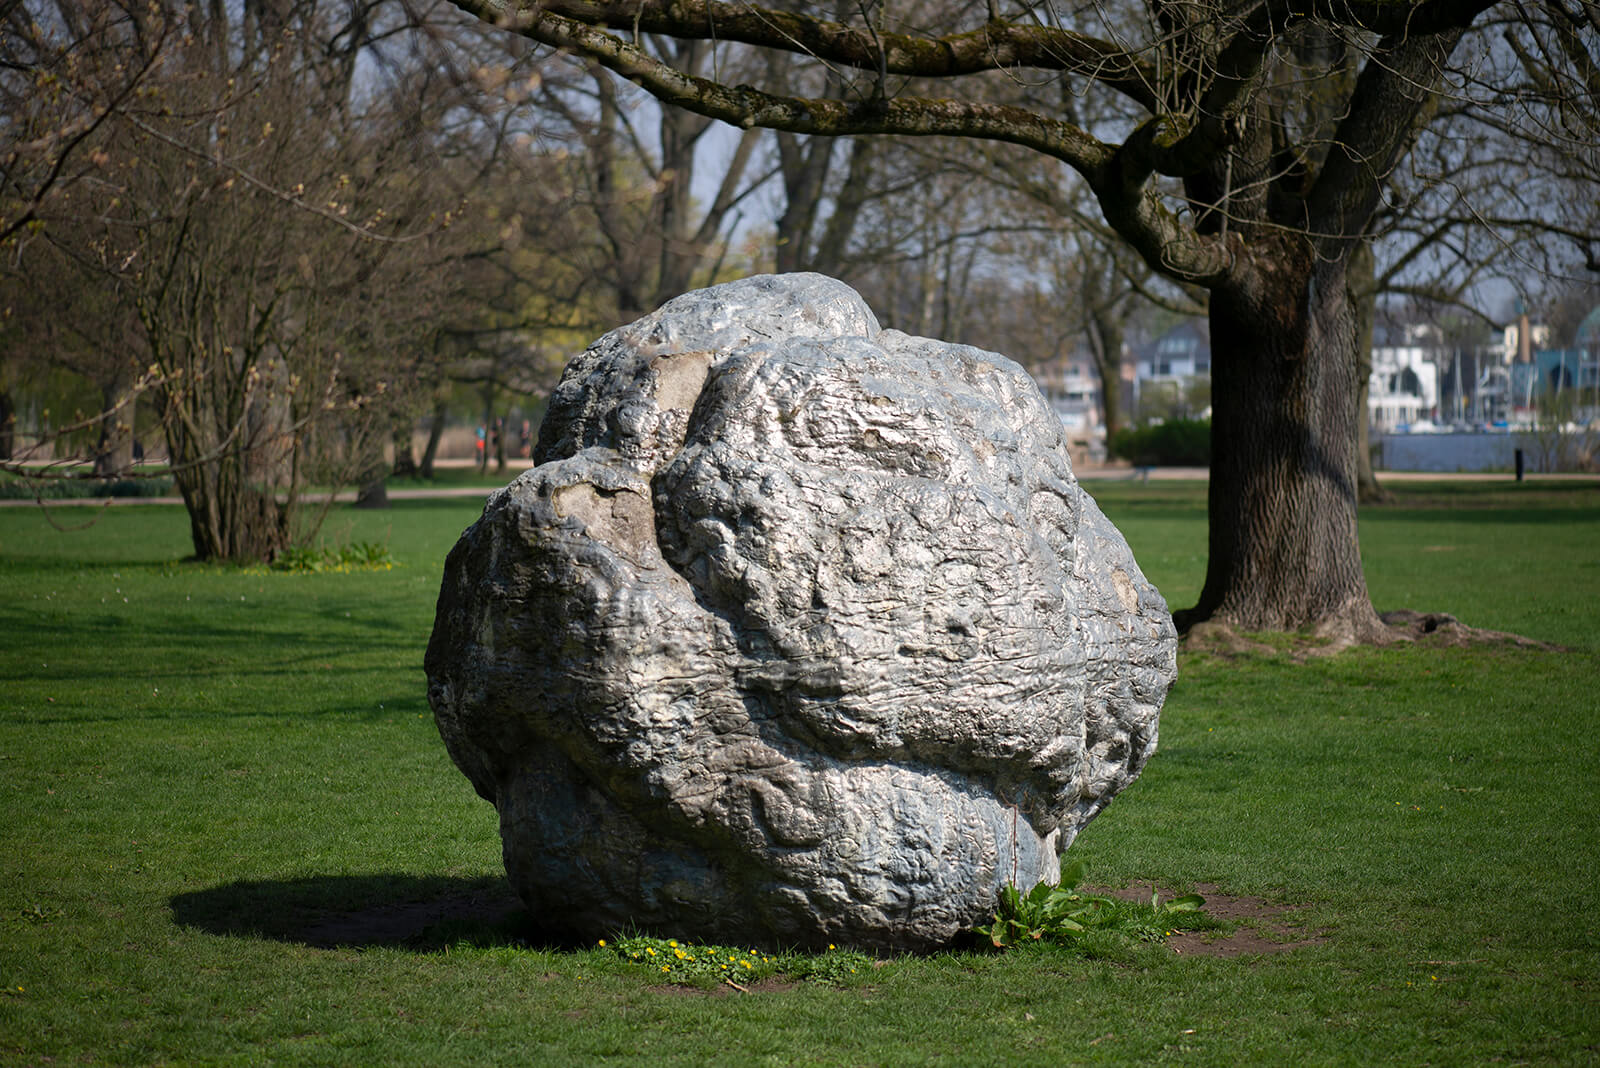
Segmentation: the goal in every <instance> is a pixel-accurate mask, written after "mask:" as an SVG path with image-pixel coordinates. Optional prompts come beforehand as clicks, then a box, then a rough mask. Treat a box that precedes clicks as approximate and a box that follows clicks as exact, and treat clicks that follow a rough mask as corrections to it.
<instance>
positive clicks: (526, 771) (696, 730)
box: [427, 274, 1176, 947]
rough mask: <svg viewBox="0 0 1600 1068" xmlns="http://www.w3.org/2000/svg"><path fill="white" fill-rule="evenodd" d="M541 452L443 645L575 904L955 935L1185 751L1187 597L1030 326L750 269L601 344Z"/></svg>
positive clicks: (564, 898) (479, 749)
mask: <svg viewBox="0 0 1600 1068" xmlns="http://www.w3.org/2000/svg"><path fill="white" fill-rule="evenodd" d="M536 459H537V461H538V463H537V466H535V467H534V468H532V469H531V470H529V471H528V472H527V473H526V474H524V475H523V476H522V477H520V478H518V479H517V480H516V481H515V482H513V483H511V484H510V485H509V486H507V487H505V488H504V489H502V490H500V491H498V492H496V493H495V494H494V495H493V496H492V497H491V498H490V499H489V502H488V504H487V506H486V507H485V509H484V514H483V517H482V518H481V519H480V520H479V521H478V522H477V523H476V524H474V525H473V526H472V527H471V528H469V529H468V530H467V531H466V533H465V534H463V535H462V538H461V541H460V543H459V544H457V545H456V547H455V549H454V550H453V551H452V552H451V553H450V557H449V560H448V562H447V563H446V565H445V576H444V583H443V588H442V590H441V592H440V596H439V606H438V616H437V621H436V624H435V628H434V633H433V639H432V641H431V643H430V644H429V646H428V655H427V671H428V677H429V700H430V702H431V704H432V706H433V709H434V714H435V717H436V719H437V722H438V725H439V730H440V733H441V734H442V735H443V737H444V740H445V743H446V745H447V746H448V748H449V751H450V754H451V756H452V757H453V758H454V759H455V761H456V763H457V765H458V766H459V767H460V768H461V769H462V771H464V772H465V773H466V774H467V776H468V777H469V778H470V779H471V780H472V783H473V785H474V786H475V787H476V788H477V790H478V792H479V793H480V794H481V795H483V796H484V797H485V798H487V799H489V800H491V801H493V802H494V804H495V805H496V807H497V809H498V811H499V814H500V827H501V837H502V840H503V842H504V847H505V861H506V868H507V871H508V872H509V874H510V877H511V881H512V884H513V886H514V887H515V888H516V890H517V892H518V893H519V894H520V895H521V896H522V898H523V900H524V901H525V902H526V903H527V905H528V906H529V908H530V910H531V911H532V912H533V913H534V915H535V916H536V917H537V918H538V919H539V920H540V921H541V922H543V923H545V924H547V925H549V926H551V927H555V928H561V929H565V930H568V931H570V932H571V933H573V934H574V935H578V936H583V937H601V936H605V935H608V934H610V933H612V932H613V931H615V930H617V929H618V928H623V927H627V926H629V925H635V924H636V925H639V926H641V927H644V928H653V929H658V930H661V931H663V932H670V933H673V934H676V935H679V936H684V937H691V938H709V939H718V940H722V941H736V942H744V941H760V942H764V943H767V944H773V943H778V944H805V945H815V944H820V943H826V942H847V943H853V944H857V945H879V946H896V947H920V946H931V945H937V944H940V943H942V942H945V941H947V940H949V939H950V938H951V937H953V936H954V935H955V934H957V933H958V932H959V931H961V930H962V929H964V928H966V927H968V926H970V925H971V924H973V923H976V922H980V921H981V920H982V919H984V918H986V917H987V916H988V915H989V914H990V912H991V911H992V909H993V906H994V901H995V897H996V894H997V892H998V889H999V888H1000V887H1001V886H1003V885H1004V884H1005V883H1006V882H1008V881H1015V882H1016V883H1017V884H1019V885H1022V886H1028V885H1032V884H1033V883H1034V882H1037V881H1040V880H1046V881H1053V880H1054V879H1055V877H1056V872H1057V858H1058V855H1059V853H1060V851H1061V850H1063V849H1065V848H1066V846H1067V844H1068V843H1069V842H1070V841H1071V840H1072V838H1073V836H1074V835H1076V834H1077V832H1078V830H1079V828H1081V827H1082V826H1083V825H1084V823H1086V822H1087V821H1088V820H1089V819H1090V818H1092V817H1093V816H1094V815H1095V813H1097V812H1098V811H1100V809H1101V808H1102V807H1103V806H1104V805H1105V804H1106V803H1107V802H1108V801H1109V800H1110V799H1111V797H1112V795H1114V794H1115V793H1116V792H1117V791H1118V790H1120V789H1121V788H1122V787H1124V786H1126V785H1127V784H1128V782H1130V781H1131V780H1132V779H1133V778H1134V776H1136V775H1137V774H1138V773H1139V770H1140V769H1141V768H1142V767H1143V766H1144V763H1145V761H1146V760H1147V759H1148V758H1149V756H1150V754H1151V752H1152V751H1153V750H1154V748H1155V744H1156V723H1157V716H1158V714H1159V711H1160V707H1161V703H1162V701H1163V700H1164V699H1165V697H1166V694H1167V691H1168V689H1169V688H1170V686H1171V684H1172V680H1173V678H1174V675H1175V671H1176V668H1175V649H1176V636H1175V633H1174V630H1173V627H1172V622H1171V617H1170V616H1169V615H1168V612H1167V607H1166V604H1165V602H1163V601H1162V599H1161V597H1160V595H1159V594H1158V593H1157V592H1156V590H1155V589H1154V588H1153V587H1151V586H1150V584H1149V583H1148V582H1146V581H1145V579H1144V576H1143V575H1142V574H1141V573H1140V571H1139V568H1138V566H1137V565H1136V564H1135V563H1134V561H1133V557H1132V555H1131V554H1130V552H1129V550H1128V546H1127V543H1126V542H1125V541H1124V540H1123V538H1122V536H1121V535H1120V534H1119V533H1118V532H1117V531H1116V529H1115V528H1114V527H1113V526H1112V525H1111V524H1110V523H1109V522H1108V521H1107V520H1106V519H1105V517H1104V516H1103V515H1102V514H1101V513H1100V510H1099V509H1098V508H1097V507H1096V506H1095V504H1094V502H1093V500H1091V499H1090V498H1089V497H1088V496H1087V495H1086V494H1084V493H1083V492H1082V491H1081V490H1080V489H1079V487H1078V484H1077V482H1076V481H1075V480H1074V478H1073V476H1072V471H1071V467H1070V465H1069V463H1068V460H1067V449H1066V442H1065V440H1064V438H1063V435H1062V430H1061V424H1060V422H1059V420H1058V419H1056V418H1055V416H1054V414H1053V413H1052V412H1051V410H1050V408H1049V407H1048V406H1047V405H1046V403H1045V401H1044V400H1043V398H1042V397H1041V396H1040V394H1039V392H1038V389H1037V388H1036V387H1035V385H1034V384H1033V382H1032V380H1031V379H1029V378H1028V376H1027V375H1026V374H1025V373H1024V372H1023V371H1022V370H1021V368H1019V367H1018V366H1017V365H1016V364H1014V363H1012V362H1011V361H1010V360H1008V359H1006V358H1004V357H1002V356H997V355H995V354H993V353H988V352H983V351H980V350H977V349H973V348H968V347H965V346H960V345H951V344H946V343H944V342H940V341H932V340H929V339H926V338H916V337H910V336H907V335H905V334H902V333H899V332H897V331H894V330H881V329H880V328H879V326H878V323H877V321H876V319H875V318H874V316H873V314H872V312H871V311H870V310H869V309H868V308H867V307H866V305H865V304H864V303H863V302H862V300H861V298H860V297H859V296H858V295H857V294H856V293H855V292H854V291H853V290H851V289H850V288H848V287H847V286H845V285H844V284H843V283H840V282H836V281H833V280H832V279H828V278H824V277H822V276H820V275H807V274H800V275H785V276H764V277H757V278H749V279H745V280H743V281H740V282H733V283H729V284H727V285H722V286H717V287H715V288H713V289H708V290H703V291H700V292H696V293H690V294H687V295H685V296H683V297H679V298H678V299H676V300H673V301H671V302H670V303H668V304H667V305H665V306H664V307H662V308H661V309H660V310H659V311H657V312H655V313H654V314H652V315H649V316H646V317H645V318H643V319H641V320H639V321H638V322H635V323H633V324H631V325H629V326H626V327H623V328H621V329H619V330H616V331H613V332H612V333H610V334H607V335H606V336H605V337H603V338H601V339H600V340H599V341H597V342H595V343H594V344H593V345H592V346H590V348H589V349H588V350H587V351H586V352H584V353H583V354H582V355H581V356H579V357H577V358H576V359H575V360H574V361H573V362H572V364H571V365H570V366H569V367H568V368H567V371H566V374H565V375H564V376H563V378H562V381H561V384H560V386H559V387H558V388H557V390H556V392H555V394H554V396H553V398H552V401H551V405H550V411H549V414H548V415H547V417H546V419H545V422H544V425H543V427H542V428H541V431H540V437H539V445H538V451H537V454H536Z"/></svg>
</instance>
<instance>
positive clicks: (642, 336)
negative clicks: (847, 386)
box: [595, 272, 879, 356]
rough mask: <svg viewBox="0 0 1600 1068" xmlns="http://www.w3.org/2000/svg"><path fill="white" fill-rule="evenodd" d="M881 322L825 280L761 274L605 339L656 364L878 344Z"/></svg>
mask: <svg viewBox="0 0 1600 1068" xmlns="http://www.w3.org/2000/svg"><path fill="white" fill-rule="evenodd" d="M878 332H879V326H878V317H877V316H876V315H874V314H872V309H871V308H869V307H867V302H866V301H864V300H862V299H861V295H860V294H859V293H857V292H856V291H855V290H854V289H851V288H850V287H849V286H847V285H845V284H844V283H843V282H841V281H839V280H838V279H836V278H829V277H828V276H827V275H823V274H813V273H810V272H799V273H795V274H758V275H752V276H750V277H749V278H741V279H739V280H738V281H736V282H724V283H722V284H721V285H715V286H711V287H710V288H708V289H698V290H695V291H694V292H692V293H685V294H683V295H682V296H681V297H674V298H673V299H672V300H669V301H667V303H665V304H663V305H662V306H661V307H660V308H658V309H657V310H656V311H654V312H652V313H651V314H649V315H646V316H645V317H644V318H642V319H639V320H637V321H635V322H632V323H629V324H628V325H627V326H623V327H619V328H618V329H616V330H614V331H612V333H611V334H608V335H606V337H603V338H601V339H600V340H599V341H597V342H596V343H595V347H599V346H602V345H605V344H606V342H607V341H608V340H610V339H612V338H615V339H617V340H623V341H626V342H627V343H628V344H630V345H632V346H635V347H637V348H638V349H640V350H642V351H644V352H647V353H649V354H650V355H652V356H655V355H661V354H663V353H671V352H691V351H705V350H715V351H718V352H730V351H732V350H734V349H738V348H742V347H744V346H745V345H750V344H759V343H762V342H768V341H774V340H779V339H785V338H802V337H814V338H836V337H865V338H872V337H876V336H877V335H878Z"/></svg>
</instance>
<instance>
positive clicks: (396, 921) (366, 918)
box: [169, 874, 545, 952]
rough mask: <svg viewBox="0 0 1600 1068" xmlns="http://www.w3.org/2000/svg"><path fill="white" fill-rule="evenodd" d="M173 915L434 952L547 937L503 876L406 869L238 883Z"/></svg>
mask: <svg viewBox="0 0 1600 1068" xmlns="http://www.w3.org/2000/svg"><path fill="white" fill-rule="evenodd" d="M169 904H170V905H171V908H172V916H173V919H174V920H176V921H177V922H178V923H180V924H182V925H183V926H185V927H192V928H195V929H197V930H202V931H207V932H209V933H211V934H217V935H243V936H247V937H259V938H270V939H274V940H277V941H282V942H298V943H301V944H303V945H308V946H316V947H321V948H334V947H354V948H361V947H367V946H404V947H407V948H411V949H415V950H417V951H418V952H431V951H435V950H439V949H442V948H444V947H446V946H451V945H456V944H458V943H461V942H463V941H465V942H468V943H472V944H476V945H511V944H527V943H529V942H531V941H544V940H545V939H543V938H542V937H540V935H539V932H538V931H537V930H536V925H534V924H533V923H532V922H531V920H530V917H529V916H528V914H527V912H526V910H525V909H524V908H523V906H522V902H520V901H519V900H518V899H517V896H516V895H515V894H514V893H513V892H512V891H511V887H510V886H509V885H508V884H507V882H506V880H505V877H504V876H492V877H489V876H486V877H479V878H476V879H459V878H448V877H442V876H414V875H399V874H378V875H335V876H320V877H311V878H306V879H268V880H261V881H256V882H234V883H227V884H225V885H223V886H217V887H213V888H211V889H209V890H196V891H193V892H190V893H184V894H177V895H175V896H174V897H173V898H172V899H171V901H170V902H169Z"/></svg>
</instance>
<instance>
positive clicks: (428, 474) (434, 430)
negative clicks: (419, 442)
mask: <svg viewBox="0 0 1600 1068" xmlns="http://www.w3.org/2000/svg"><path fill="white" fill-rule="evenodd" d="M447 411H448V405H446V403H445V402H444V401H440V402H439V406H438V407H437V408H435V409H434V410H433V425H432V426H430V427H429V428H428V444H427V445H425V446H424V447H423V449H422V463H421V465H420V466H419V467H418V468H417V473H418V474H419V475H420V476H421V477H422V478H432V477H433V461H434V460H436V459H438V456H439V440H440V439H441V438H443V437H444V423H445V417H446V413H447Z"/></svg>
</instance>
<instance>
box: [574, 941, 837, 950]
mask: <svg viewBox="0 0 1600 1068" xmlns="http://www.w3.org/2000/svg"><path fill="white" fill-rule="evenodd" d="M600 944H601V945H602V946H603V945H605V943H604V942H601V943H600ZM828 948H829V949H832V948H833V943H832V942H829V943H828Z"/></svg>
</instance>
